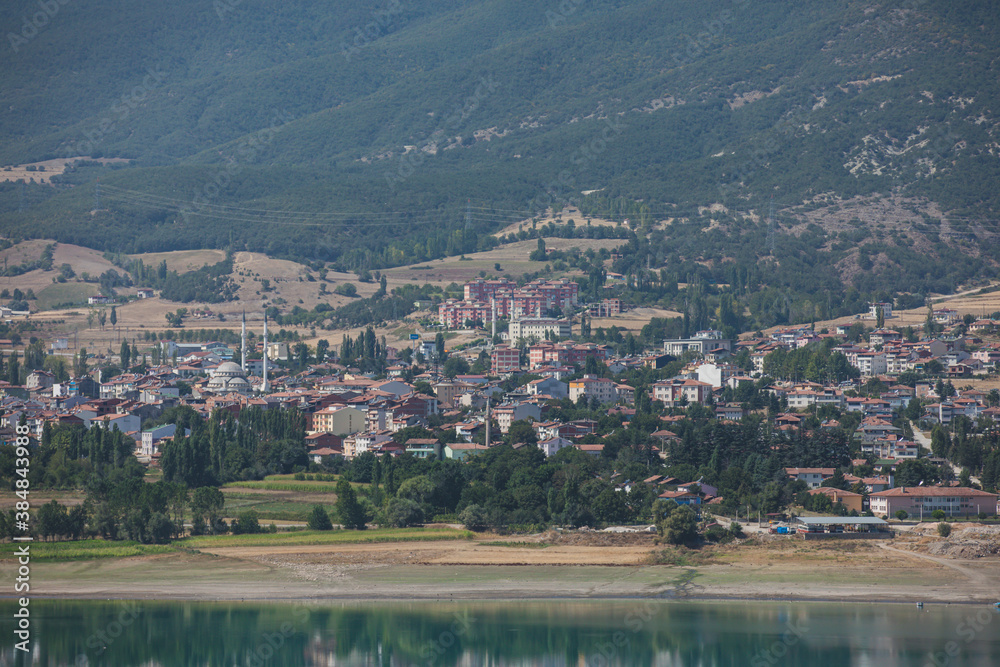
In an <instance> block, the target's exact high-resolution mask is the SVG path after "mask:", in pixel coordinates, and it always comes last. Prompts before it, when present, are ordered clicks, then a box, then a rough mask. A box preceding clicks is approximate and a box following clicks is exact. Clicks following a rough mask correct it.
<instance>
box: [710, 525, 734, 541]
mask: <svg viewBox="0 0 1000 667" xmlns="http://www.w3.org/2000/svg"><path fill="white" fill-rule="evenodd" d="M705 539H706V540H708V541H709V542H722V543H725V542H728V541H729V540H731V539H732V537H731V536H730V535H729V531H727V530H726V529H725V528H723V527H722V526H719V525H715V526H711V527H710V528H709V529H708V530H706V531H705Z"/></svg>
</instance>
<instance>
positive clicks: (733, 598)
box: [0, 593, 993, 608]
mask: <svg viewBox="0 0 1000 667" xmlns="http://www.w3.org/2000/svg"><path fill="white" fill-rule="evenodd" d="M16 599H17V598H16V597H15V596H11V595H6V594H4V595H0V600H3V601H14V600H16ZM32 599H33V600H39V601H43V600H44V601H63V602H66V601H68V602H73V601H76V602H163V603H171V602H201V603H236V602H239V603H251V604H260V603H267V604H295V603H300V602H310V603H317V604H319V603H324V602H331V603H345V602H347V603H355V604H358V605H368V604H373V605H377V604H395V603H400V604H419V603H435V602H445V603H450V602H455V603H478V602H482V603H496V602H524V603H529V604H530V603H546V602H574V603H579V602H588V601H592V602H594V603H598V602H655V603H661V604H674V603H693V604H697V603H703V602H704V603H712V602H746V603H751V602H767V603H774V604H785V603H787V604H855V605H856V604H862V605H894V606H902V605H915V604H916V603H918V602H920V603H923V605H924V608H928V607H933V606H945V607H956V606H961V607H981V606H984V605H986V606H989V607H991V608H992V607H993V603H992V602H989V601H986V600H932V601H928V600H925V599H918V598H914V599H906V598H871V599H865V600H860V599H858V598H855V597H837V596H833V597H808V596H789V597H778V596H746V595H695V596H689V597H683V598H657V597H655V596H654V597H639V596H576V597H571V596H558V595H552V596H546V597H523V596H520V595H510V596H506V597H496V596H495V597H454V596H448V597H447V598H442V597H411V596H398V597H393V596H379V597H369V598H364V597H357V596H340V597H338V596H328V595H326V596H321V597H275V596H267V597H240V598H239V599H236V598H214V597H204V596H200V595H197V596H177V597H156V598H148V597H129V596H113V597H104V596H88V595H77V594H74V593H52V594H40V595H34V596H32Z"/></svg>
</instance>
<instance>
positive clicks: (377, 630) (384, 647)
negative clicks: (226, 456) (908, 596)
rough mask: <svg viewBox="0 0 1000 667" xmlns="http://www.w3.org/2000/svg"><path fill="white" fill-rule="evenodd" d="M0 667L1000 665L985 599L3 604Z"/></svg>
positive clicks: (998, 634)
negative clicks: (23, 637)
mask: <svg viewBox="0 0 1000 667" xmlns="http://www.w3.org/2000/svg"><path fill="white" fill-rule="evenodd" d="M0 607H2V611H0V613H2V618H3V619H4V621H3V625H4V628H5V631H4V632H3V635H2V638H0V665H28V664H36V665H114V666H116V667H127V666H131V665H136V666H139V665H142V666H154V665H220V666H221V665H225V666H236V665H302V666H306V665H324V666H329V665H336V666H340V665H345V666H347V665H378V666H380V667H395V666H400V667H408V666H411V665H412V666H417V665H449V666H451V665H453V666H456V667H458V666H462V667H476V666H483V667H485V666H501V665H545V666H549V667H560V666H563V665H565V666H567V667H569V666H573V667H605V666H610V665H643V666H645V665H660V666H663V667H667V666H670V667H681V666H683V667H700V666H704V667H715V666H720V667H721V666H729V665H738V666H749V667H766V666H770V665H810V666H811V665H816V666H821V667H826V666H831V667H832V666H838V665H857V666H868V665H870V666H872V667H894V666H896V665H919V666H921V667H923V666H925V665H931V666H936V667H943V666H944V665H948V666H976V667H980V666H982V667H985V666H990V667H995V666H1000V613H997V612H996V610H994V609H992V608H991V607H989V606H986V605H983V606H975V607H974V606H964V605H951V606H948V605H934V604H928V605H927V606H926V607H925V608H924V609H922V610H920V609H917V608H916V606H915V605H910V604H906V605H859V604H818V603H802V602H800V603H771V602H688V601H677V602H663V601H647V600H635V601H628V600H625V601H621V600H616V601H588V602H565V601H549V602H530V603H521V602H513V601H510V602H476V603H467V604H463V603H431V602H412V603H398V602H397V603H385V604H358V603H341V602H329V601H326V602H322V603H301V604H299V603H296V604H279V603H267V604H261V603H188V602H169V603H168V602H146V601H137V602H126V601H121V602H117V601H110V602H77V601H56V600H37V599H36V600H33V601H32V602H31V604H30V609H31V612H32V613H31V619H32V625H31V632H32V645H31V649H32V653H31V654H30V657H29V656H26V655H25V654H23V653H21V652H20V651H16V650H15V649H14V642H15V641H16V639H15V638H14V637H13V633H12V630H13V622H12V615H13V613H14V610H15V609H16V607H15V605H14V604H12V601H11V600H4V601H2V602H0Z"/></svg>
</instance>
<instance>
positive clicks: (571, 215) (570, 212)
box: [493, 206, 618, 243]
mask: <svg viewBox="0 0 1000 667" xmlns="http://www.w3.org/2000/svg"><path fill="white" fill-rule="evenodd" d="M570 220H572V221H573V224H574V225H575V226H577V227H586V226H587V223H588V220H589V222H590V225H591V226H593V227H617V226H618V223H617V222H615V221H613V220H605V219H604V218H596V217H593V216H591V217H590V218H588V217H587V216H585V215H583V214H582V213H580V209H578V208H577V207H575V206H567V207H566V208H564V209H563V210H562V211H559V212H555V211H553V210H552V209H551V208H550V209H548V210H547V211H546V212H545V215H544V216H542V217H540V218H538V221H537V222H536V223H535V225H534V226H533V225H532V221H531V220H521V221H518V222H515V223H512V224H510V225H507V226H506V227H504V228H503V229H501V230H500V231H499V232H497V233H496V234H494V235H493V236H496V237H501V236H506V235H507V234H517V233H518V232H519V231H521V230H522V229H529V230H530V229H534V228H535V227H536V226H537V227H541V226H543V225H553V226H554V227H563V226H566V225H568V224H569V221H570ZM546 243H548V241H546Z"/></svg>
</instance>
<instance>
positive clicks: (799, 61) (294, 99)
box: [0, 0, 1000, 261]
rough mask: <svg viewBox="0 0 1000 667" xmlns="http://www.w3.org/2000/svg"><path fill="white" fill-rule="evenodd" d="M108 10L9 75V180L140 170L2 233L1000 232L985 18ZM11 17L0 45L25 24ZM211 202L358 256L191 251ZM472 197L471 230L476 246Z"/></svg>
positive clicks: (33, 209)
mask: <svg viewBox="0 0 1000 667" xmlns="http://www.w3.org/2000/svg"><path fill="white" fill-rule="evenodd" d="M94 4H95V3H92V4H91V5H88V8H87V9H86V10H84V9H83V8H82V6H81V7H78V6H76V5H75V4H68V5H66V6H64V7H62V8H61V9H60V10H59V13H58V14H57V15H56V16H54V17H53V18H52V19H51V22H50V25H48V26H46V27H44V28H43V29H41V30H39V32H38V35H37V36H36V37H34V38H33V39H32V40H30V41H29V42H28V43H27V44H25V45H22V46H21V49H20V51H19V52H18V53H16V54H15V58H16V61H15V62H16V65H17V66H16V67H14V68H6V69H5V70H4V73H3V74H0V81H3V84H2V86H3V89H4V90H5V91H8V93H9V94H8V96H7V97H8V98H9V104H8V109H7V111H6V112H5V113H4V114H2V115H0V132H3V136H5V138H6V140H5V142H4V145H3V147H0V158H2V159H3V160H4V161H5V162H9V163H21V162H27V161H31V160H35V159H41V158H43V157H48V156H53V155H55V156H60V155H64V154H67V153H74V152H75V153H77V154H79V152H80V149H92V150H90V151H88V152H87V153H85V154H94V155H116V156H117V155H120V156H124V157H128V158H131V159H132V160H133V162H132V166H130V167H128V168H126V169H116V170H112V171H109V170H108V169H107V168H96V167H89V168H88V167H83V168H80V169H77V170H76V171H75V172H74V173H70V174H67V175H66V176H64V177H61V178H60V179H58V180H60V181H62V184H61V185H59V186H58V187H57V188H56V189H52V188H41V187H38V188H34V189H31V190H30V191H28V192H27V193H25V191H23V190H20V191H19V189H18V188H17V187H16V186H14V185H8V184H0V216H2V217H0V220H3V222H4V225H5V227H7V228H8V229H10V230H11V231H12V232H14V233H20V234H23V235H26V236H30V235H40V234H41V235H46V236H51V237H54V238H57V239H62V240H65V241H67V242H70V241H74V242H85V243H88V244H90V245H96V246H98V247H106V248H110V249H116V250H118V249H121V250H135V251H138V250H157V249H167V248H173V247H194V245H188V244H189V243H191V244H198V243H201V244H203V245H211V246H214V247H219V246H224V245H227V244H229V243H236V244H237V245H240V246H244V247H248V248H249V249H254V250H262V251H265V252H272V253H278V254H284V255H290V254H301V255H304V256H307V257H314V258H319V259H326V260H336V259H338V258H341V257H343V254H344V252H345V250H344V246H345V245H347V244H348V243H349V244H350V245H351V246H352V247H353V249H357V250H359V251H363V252H372V251H373V250H374V249H375V248H376V247H378V244H380V243H381V242H382V240H383V239H384V237H383V236H382V235H381V234H380V233H376V232H374V231H373V230H371V229H369V228H368V227H367V226H366V221H365V218H364V215H365V214H369V213H371V212H373V211H374V212H386V211H409V212H410V213H409V214H408V215H410V216H411V218H412V219H413V220H416V219H417V216H421V215H425V213H423V212H426V211H429V210H430V211H436V212H438V214H439V216H440V217H439V218H438V219H437V221H436V223H435V224H436V227H437V228H440V229H442V230H443V232H447V233H449V234H454V233H457V232H461V231H464V232H470V231H472V232H474V233H477V234H478V233H485V232H488V231H492V230H494V229H496V228H497V227H498V226H499V225H501V224H506V223H509V222H510V221H511V219H512V216H513V217H516V215H515V213H499V212H496V211H513V212H517V211H522V212H523V213H522V214H521V216H522V217H527V216H528V215H530V214H531V213H532V212H534V211H537V210H539V209H540V208H543V207H545V206H547V205H552V204H555V205H561V204H562V203H566V202H576V203H579V204H580V205H581V206H582V207H583V208H584V209H585V210H586V211H589V212H592V213H601V214H605V215H612V214H613V213H614V212H615V211H613V210H609V209H608V206H607V205H605V204H604V202H605V201H606V202H613V201H618V200H622V199H624V200H631V201H639V202H642V203H643V204H642V206H643V207H645V209H644V210H645V215H646V216H648V217H649V219H651V220H658V219H663V218H666V217H672V216H675V215H681V216H685V217H691V216H695V217H698V213H697V211H698V207H699V206H707V205H709V204H713V203H721V204H722V205H723V206H724V207H725V209H726V210H727V211H728V212H729V215H731V216H732V217H733V220H734V221H737V220H741V219H744V218H745V217H746V216H747V215H751V216H754V217H755V219H757V220H760V219H761V218H762V217H763V216H765V215H766V213H767V210H768V207H769V202H770V200H771V197H772V196H773V197H774V200H775V205H776V207H777V208H778V210H779V212H782V213H781V216H780V217H781V220H780V222H779V233H781V230H782V229H783V227H782V226H781V225H785V226H788V225H792V224H795V223H796V222H802V221H803V220H804V219H805V218H803V217H802V215H801V211H799V210H798V209H797V208H796V207H801V206H803V202H807V201H811V200H813V199H814V198H815V197H817V196H819V195H824V196H826V195H832V198H833V199H832V204H833V205H838V204H837V202H838V201H840V200H845V201H847V200H851V199H852V198H854V197H858V196H880V197H886V196H888V195H890V194H893V196H905V197H906V198H908V199H912V200H914V201H924V202H926V204H925V205H926V206H927V207H930V208H929V209H928V210H931V209H933V210H938V209H940V210H941V211H943V212H945V213H947V214H949V215H958V216H959V217H962V218H968V217H970V216H972V217H976V218H978V219H980V222H979V229H980V231H982V232H983V233H984V234H986V235H987V236H989V235H991V234H993V233H994V232H995V228H996V225H995V224H991V223H990V222H989V221H990V220H991V219H992V218H993V217H995V211H996V209H997V196H998V195H997V193H996V191H995V187H993V184H995V183H996V182H997V177H998V176H1000V170H998V165H997V164H996V159H997V154H998V143H997V139H998V137H997V131H998V120H997V118H996V115H995V111H994V110H995V109H996V108H997V102H1000V99H998V91H997V89H996V86H995V61H996V58H997V57H998V56H1000V40H998V39H996V38H997V37H998V33H1000V31H998V30H997V28H998V27H1000V26H998V23H1000V19H998V17H997V16H996V15H995V12H992V11H991V6H990V3H988V2H964V3H947V2H943V1H937V0H926V1H921V0H907V1H905V2H904V1H900V2H884V3H861V2H850V1H847V0H842V1H834V2H823V3H820V2H811V3H802V4H799V5H796V6H795V8H794V10H793V11H790V10H789V8H788V6H787V3H781V2H776V1H775V2H755V3H750V2H745V1H741V0H720V1H716V2H707V3H693V2H680V3H662V2H650V1H628V0H619V1H617V2H612V1H606V2H588V3H574V2H564V3H537V4H536V3H531V4H530V6H526V5H525V4H524V3H517V2H514V1H513V0H483V1H480V2H467V3H462V2H457V1H455V2H433V3H422V4H421V5H420V6H419V7H417V6H415V5H412V4H407V3H403V2H396V1H395V0H392V1H390V2H386V3H384V4H382V5H380V6H376V7H374V8H373V7H370V6H365V7H358V6H355V5H353V4H350V3H343V2H339V3H330V4H322V3H311V2H304V1H298V2H289V3H282V4H281V5H274V4H273V3H265V2H262V1H259V2H257V1H252V0H244V1H242V2H228V3H225V2H223V3H215V5H213V4H211V3H206V2H194V1H193V0H180V1H179V2H177V3H172V4H171V5H169V6H166V7H159V6H157V7H152V6H147V5H145V4H141V3H135V2H128V1H125V0H117V1H115V0H106V1H105V2H101V3H96V6H94ZM18 5H19V6H16V7H8V8H6V9H0V25H8V26H10V25H17V24H18V23H19V21H20V18H21V17H22V16H23V15H25V13H27V12H29V10H31V8H32V6H33V5H31V3H18ZM220 8H221V9H220ZM56 47H58V48H56ZM43 84H44V85H43ZM29 110H36V112H35V113H30V111H29ZM38 110H40V111H38ZM220 174H222V175H221V176H220ZM98 176H100V177H101V179H102V183H106V184H107V185H108V186H109V192H110V191H111V190H110V189H111V188H115V187H117V188H121V189H125V190H129V191H134V192H145V193H152V194H153V195H156V196H160V197H169V198H171V201H172V202H174V203H172V204H170V205H163V206H159V207H157V206H151V205H144V204H143V201H145V202H146V204H148V201H149V200H141V199H137V198H136V197H135V196H132V195H130V196H129V197H131V199H128V197H126V198H125V199H118V200H115V199H114V198H107V199H106V206H102V208H106V209H107V210H105V211H102V212H100V213H98V214H97V215H96V216H92V215H91V213H90V209H91V208H93V206H92V205H91V201H92V200H93V198H94V197H93V194H94V193H93V189H94V186H93V183H94V179H96V178H97V177H98ZM70 186H77V187H70ZM79 186H84V187H82V188H81V187H79ZM206 190H208V191H210V192H211V193H212V196H211V197H206V196H205V192H206ZM590 190H598V191H600V195H598V196H596V197H583V196H582V195H581V194H580V193H581V191H590ZM199 198H201V199H210V201H211V203H212V205H219V206H221V205H232V206H240V207H251V208H255V209H267V210H273V209H280V210H295V211H314V212H317V213H319V212H335V213H338V214H340V213H344V214H356V215H358V216H359V217H358V220H357V222H358V224H357V225H355V226H354V227H353V228H351V229H350V234H347V232H346V231H345V228H344V227H343V226H340V227H330V226H327V228H325V229H324V228H323V227H322V226H318V227H316V229H311V230H297V229H291V230H289V229H288V228H283V227H280V226H271V227H270V228H268V227H267V226H266V225H264V224H262V223H260V224H259V223H256V222H254V221H253V220H236V219H228V220H227V219H226V216H225V215H219V216H217V217H215V218H205V219H200V220H198V221H197V222H198V223H199V224H197V225H195V228H197V230H198V233H199V236H198V237H197V238H194V237H191V236H190V234H189V231H188V230H190V229H191V228H192V227H191V222H192V221H191V219H190V216H183V215H181V214H180V211H181V210H182V209H183V207H184V206H185V205H186V206H188V210H189V211H191V210H194V209H192V208H191V202H196V201H198V200H199ZM469 199H471V200H472V201H473V202H474V203H475V204H476V205H477V206H478V207H482V208H483V210H484V213H482V214H477V215H476V216H473V219H472V220H471V224H470V223H469V222H467V221H466V220H465V216H464V215H463V213H464V211H463V207H464V204H465V202H466V201H467V200H469ZM587 200H591V201H590V202H588V201H587ZM185 202H186V203H185ZM26 203H27V205H25V204H26ZM934 207H937V208H934ZM19 209H24V210H19ZM624 214H628V211H627V210H624ZM619 217H621V216H619ZM715 217H717V218H722V217H725V216H721V215H717V216H715ZM786 218H787V219H786ZM334 219H338V218H334ZM320 221H321V222H322V221H323V219H322V218H320ZM983 221H985V222H983ZM327 222H329V220H327ZM185 223H186V224H187V226H186V227H185V226H184V225H185ZM862 223H864V221H863V220H862ZM178 224H179V225H181V229H183V231H182V232H181V233H180V234H178V229H177V225H178ZM706 224H707V221H706ZM317 230H320V231H321V233H320V234H319V235H317V234H316V231H317ZM424 233H425V228H423V227H421V225H419V224H414V225H411V226H410V228H408V229H405V230H403V232H402V234H399V235H396V236H395V238H396V239H397V240H398V242H400V243H402V242H403V239H405V238H409V237H410V236H413V237H414V238H419V237H420V235H421V234H424ZM317 236H319V238H316V237H317ZM467 241H468V240H467ZM889 241H890V242H893V243H894V241H893V240H892V239H890V240H889ZM470 242H472V243H473V244H474V245H475V242H474V241H470ZM456 247H458V246H456ZM366 249H367V250H366ZM935 252H936V250H935ZM766 254H767V253H766V252H765V253H763V255H766ZM351 261H356V260H351ZM378 261H383V260H378ZM417 261H419V260H417Z"/></svg>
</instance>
